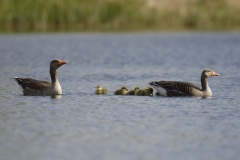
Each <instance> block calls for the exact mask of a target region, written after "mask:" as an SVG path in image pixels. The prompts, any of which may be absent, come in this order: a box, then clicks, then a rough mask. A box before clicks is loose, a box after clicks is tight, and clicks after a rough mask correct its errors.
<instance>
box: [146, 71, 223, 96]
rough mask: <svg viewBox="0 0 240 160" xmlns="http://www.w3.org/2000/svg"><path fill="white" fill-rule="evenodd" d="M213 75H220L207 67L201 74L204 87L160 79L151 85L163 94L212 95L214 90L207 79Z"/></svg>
mask: <svg viewBox="0 0 240 160" xmlns="http://www.w3.org/2000/svg"><path fill="white" fill-rule="evenodd" d="M212 76H219V74H218V73H216V72H214V71H212V70H210V69H206V70H203V72H202V75H201V84H202V88H200V87H198V86H197V85H195V84H192V83H189V82H180V81H159V82H150V83H149V85H150V86H152V87H153V88H155V89H156V90H157V92H158V93H159V94H160V95H162V96H202V97H207V96H212V91H211V89H210V87H209V86H208V81H207V79H208V78H209V77H212Z"/></svg>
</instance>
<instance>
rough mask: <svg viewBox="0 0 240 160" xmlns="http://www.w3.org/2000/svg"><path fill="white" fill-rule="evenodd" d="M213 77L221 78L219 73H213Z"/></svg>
mask: <svg viewBox="0 0 240 160" xmlns="http://www.w3.org/2000/svg"><path fill="white" fill-rule="evenodd" d="M212 75H213V76H220V75H219V74H218V73H217V72H213V74H212Z"/></svg>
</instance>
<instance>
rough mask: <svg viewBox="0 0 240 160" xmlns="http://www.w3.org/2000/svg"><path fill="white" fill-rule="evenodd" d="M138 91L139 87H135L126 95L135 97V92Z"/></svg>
mask: <svg viewBox="0 0 240 160" xmlns="http://www.w3.org/2000/svg"><path fill="white" fill-rule="evenodd" d="M138 89H140V87H139V86H136V87H135V88H134V90H130V91H128V92H127V95H135V92H136V91H137V90H138Z"/></svg>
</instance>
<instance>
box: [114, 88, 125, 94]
mask: <svg viewBox="0 0 240 160" xmlns="http://www.w3.org/2000/svg"><path fill="white" fill-rule="evenodd" d="M127 91H128V89H127V88H126V87H125V86H122V88H121V89H118V90H116V91H115V92H114V94H115V95H126V94H127Z"/></svg>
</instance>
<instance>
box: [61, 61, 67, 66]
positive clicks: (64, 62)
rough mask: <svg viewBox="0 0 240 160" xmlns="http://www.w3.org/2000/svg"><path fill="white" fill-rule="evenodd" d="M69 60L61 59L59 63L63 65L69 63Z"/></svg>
mask: <svg viewBox="0 0 240 160" xmlns="http://www.w3.org/2000/svg"><path fill="white" fill-rule="evenodd" d="M67 63H68V62H67V61H62V60H59V64H60V65H61V66H62V65H64V64H67Z"/></svg>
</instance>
